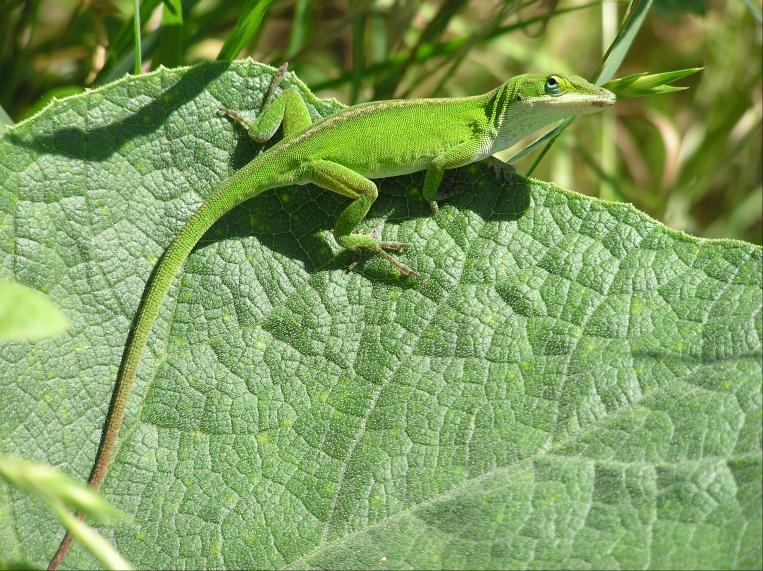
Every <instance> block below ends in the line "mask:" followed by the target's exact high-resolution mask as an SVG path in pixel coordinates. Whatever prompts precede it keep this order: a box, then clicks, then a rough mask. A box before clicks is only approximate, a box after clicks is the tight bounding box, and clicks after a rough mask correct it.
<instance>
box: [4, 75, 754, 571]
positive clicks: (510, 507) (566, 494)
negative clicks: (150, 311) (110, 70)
mask: <svg viewBox="0 0 763 571" xmlns="http://www.w3.org/2000/svg"><path fill="white" fill-rule="evenodd" d="M272 73H273V69H272V68H269V67H266V66H261V65H258V64H254V63H252V62H249V61H242V62H233V63H229V62H218V63H215V64H208V65H201V66H197V67H193V68H185V69H178V70H159V71H158V72H155V73H152V74H148V75H144V76H141V77H137V78H135V77H131V78H127V79H125V80H120V81H118V82H116V83H114V84H111V85H108V86H105V87H103V88H100V89H98V90H96V91H92V92H88V93H85V94H83V95H79V96H75V97H72V98H68V99H66V100H63V101H59V102H56V103H54V104H53V105H52V106H50V107H49V108H48V109H46V110H45V111H43V112H42V113H40V114H39V115H37V116H36V117H34V118H33V119H31V120H28V121H25V122H23V123H21V124H19V125H17V126H15V127H13V128H11V129H10V130H9V131H8V132H7V133H6V135H5V136H4V137H3V138H2V139H0V185H1V186H0V189H1V190H0V256H1V258H0V259H1V260H2V265H1V266H0V268H2V269H1V271H2V274H3V275H5V276H7V277H12V278H14V279H16V280H17V281H20V282H22V283H25V284H27V285H30V286H33V287H36V288H38V289H40V290H42V291H44V292H46V293H47V294H48V295H49V296H50V298H51V299H52V300H53V301H54V302H55V303H56V304H57V305H58V306H59V307H61V308H62V309H63V311H64V312H65V313H66V314H67V316H69V318H70V319H71V321H72V326H71V327H70V329H69V330H68V331H67V332H66V334H64V335H62V336H60V337H58V338H56V339H52V340H49V341H45V342H43V343H38V344H35V345H34V346H21V345H7V346H3V347H0V442H2V451H4V452H6V453H13V454H17V455H21V456H24V457H26V458H29V459H34V460H38V461H43V462H47V463H50V464H53V465H55V466H59V467H61V468H62V469H63V470H64V471H65V472H67V473H68V474H69V475H71V476H74V477H77V478H81V479H85V478H86V477H87V475H88V473H89V470H90V467H91V464H92V462H93V458H94V456H95V452H96V447H97V444H98V439H99V436H100V431H101V429H102V426H103V422H104V418H105V415H106V410H107V404H108V402H109V398H110V394H111V391H112V389H113V382H114V379H115V376H116V371H117V367H118V364H119V360H120V357H121V352H122V348H123V346H124V343H125V340H126V338H127V334H128V331H129V328H130V323H131V320H132V318H133V316H134V314H135V311H136V308H137V307H138V303H139V300H140V297H141V295H142V293H143V286H144V284H145V282H146V280H147V278H148V276H149V275H150V272H151V270H152V268H153V267H154V264H155V263H156V261H157V259H158V257H159V256H160V255H161V253H162V251H163V249H164V248H165V247H166V246H167V245H168V244H169V242H170V241H171V239H172V237H173V236H174V234H175V233H176V232H177V231H178V230H179V228H180V227H181V226H182V224H183V222H184V221H185V220H187V219H188V217H189V216H190V215H191V213H192V212H193V211H194V209H195V208H196V207H197V206H198V205H199V204H200V203H201V201H202V200H203V198H204V197H205V196H207V195H208V194H209V193H210V191H211V190H212V189H213V188H214V186H215V185H216V184H217V183H218V182H219V181H220V180H222V179H223V178H224V177H225V176H227V175H229V174H230V173H232V172H233V171H234V170H236V169H238V168H240V167H241V166H242V165H243V164H245V163H246V162H247V161H248V160H250V159H251V158H252V156H254V154H255V153H256V152H258V150H259V149H258V148H257V147H255V146H253V145H252V144H251V143H250V142H249V140H248V139H247V138H246V136H245V135H244V134H243V133H242V132H241V131H240V130H238V129H237V128H235V127H234V126H232V125H230V124H229V123H228V122H227V121H226V120H225V119H224V118H222V117H220V116H218V115H217V114H216V110H217V109H218V107H220V106H226V107H230V108H234V109H238V110H241V111H242V112H245V113H249V116H250V117H251V116H254V114H255V113H256V110H257V109H259V107H260V103H261V97H262V95H263V93H264V92H265V91H266V89H267V86H268V82H269V81H270V77H271V76H272ZM286 82H287V84H291V85H296V86H297V87H298V88H299V89H302V90H303V92H304V94H305V97H306V99H307V100H308V102H309V104H310V107H311V112H312V113H313V116H314V118H318V117H320V116H324V115H328V114H330V113H332V112H334V111H336V110H337V109H338V108H339V107H340V106H339V105H338V104H336V103H335V102H328V101H320V100H317V99H315V98H314V97H312V96H311V95H310V94H309V93H308V92H306V90H305V89H304V86H302V85H301V84H299V83H298V82H296V80H294V79H293V78H292V76H291V75H289V76H288V77H287V81H286ZM421 183H422V176H421V174H416V175H412V176H410V177H402V178H396V179H388V180H384V181H382V182H381V183H380V189H381V195H380V198H379V200H378V202H377V203H376V205H375V206H374V207H373V209H372V211H371V214H370V217H369V219H368V220H367V221H366V222H365V223H364V230H367V231H369V230H370V229H371V228H372V226H373V225H374V224H376V223H379V224H381V226H380V231H381V235H382V236H383V237H384V238H385V239H390V240H402V241H409V242H411V243H412V244H413V247H412V248H411V249H410V250H409V251H407V252H405V254H404V255H403V256H402V259H403V261H404V262H405V263H407V264H409V265H411V266H412V267H413V268H414V269H416V270H417V271H418V272H420V273H421V274H422V278H421V279H419V280H402V279H399V278H398V277H396V275H395V274H394V272H393V271H392V270H391V269H390V268H389V267H388V266H387V265H386V264H385V263H383V262H381V261H378V260H371V261H368V262H366V263H364V264H361V265H360V266H359V270H357V271H355V272H350V273H348V272H346V271H344V269H345V268H346V266H347V265H348V264H350V263H351V262H352V261H353V258H352V256H350V255H347V254H343V253H339V254H338V255H337V253H338V248H337V246H336V244H335V243H334V241H333V238H331V228H332V225H333V222H334V221H335V220H336V216H337V214H338V213H339V212H340V211H341V209H342V208H343V207H344V206H345V205H346V204H347V202H346V200H345V199H343V198H341V197H337V196H335V195H332V194H330V193H327V192H323V191H321V190H319V189H317V188H314V187H294V188H285V189H280V190H276V191H270V192H267V193H264V194H263V195H261V196H260V197H258V198H257V199H254V200H252V201H249V202H247V203H246V204H243V205H241V206H240V207H238V208H237V209H235V210H234V211H233V212H231V213H230V214H228V215H226V216H225V217H224V218H223V219H221V220H220V221H219V222H218V223H217V224H216V225H215V226H214V227H213V228H212V229H211V230H210V232H209V233H208V235H207V236H205V238H204V239H203V240H202V242H201V244H200V245H199V247H198V248H197V249H196V250H195V251H194V252H193V254H192V255H191V256H190V258H189V259H188V261H187V263H186V264H185V266H184V268H183V270H182V272H181V274H180V276H179V277H178V279H177V280H176V282H175V284H174V286H173V288H172V289H171V291H170V294H169V296H168V298H167V299H166V300H165V303H164V305H163V307H162V311H161V315H160V318H159V321H158V322H157V324H156V326H155V327H154V330H153V333H152V336H151V340H150V342H149V348H148V351H147V353H146V355H145V356H144V358H143V362H142V365H141V368H140V371H139V375H138V382H137V384H136V389H135V392H134V394H133V395H132V398H131V400H130V404H129V407H128V414H127V418H126V421H125V425H124V427H123V429H122V432H121V433H120V438H119V447H118V450H117V454H116V456H115V458H114V461H113V463H112V465H111V469H110V472H109V475H108V477H107V479H106V482H105V484H104V488H103V492H104V494H105V496H106V498H107V499H108V500H109V502H111V503H112V504H113V505H115V506H116V507H118V508H120V509H122V510H123V511H125V512H127V513H129V514H131V515H132V516H133V518H134V519H133V522H132V523H131V524H124V525H122V526H121V527H118V528H117V529H116V531H114V532H113V539H114V542H115V544H116V546H117V548H118V549H119V551H120V552H121V553H122V555H124V556H125V557H126V558H127V559H128V560H130V561H132V562H133V563H134V564H135V566H136V567H138V568H149V567H151V568H157V567H158V568H177V567H191V568H200V567H214V568H252V567H256V568H282V567H291V568H305V567H326V568H328V567H331V568H336V567H342V568H346V567H353V568H381V567H390V568H398V567H418V568H432V567H450V568H463V567H468V568H497V567H501V568H505V567H517V568H526V567H543V568H556V567H598V568H604V567H606V568H636V567H638V568H641V567H649V568H671V567H681V568H718V567H735V568H749V567H759V566H760V565H761V497H762V496H761V306H762V299H761V291H762V287H761V268H762V264H761V260H762V256H761V249H760V248H758V247H756V246H753V245H751V244H746V243H742V242H733V241H709V240H702V239H697V238H693V237H689V236H686V235H684V234H680V233H677V232H674V231H671V230H669V229H667V228H666V227H664V226H662V225H661V224H659V223H657V222H655V221H654V220H652V219H650V218H648V217H647V216H645V215H643V214H641V213H639V212H637V211H635V210H634V209H633V208H632V207H630V206H627V205H622V204H611V203H605V202H601V201H598V200H595V199H591V198H588V197H585V196H582V195H578V194H576V193H573V192H569V191H566V190H563V189H560V188H558V187H555V186H553V185H549V184H546V183H542V182H539V181H534V180H529V179H523V178H518V179H517V180H516V181H515V182H513V183H512V182H506V181H504V180H503V178H502V177H500V176H498V177H497V176H496V175H495V174H494V172H493V169H492V168H491V166H490V165H488V164H485V163H483V164H480V165H472V166H470V167H467V168H464V169H459V170H457V171H449V172H448V174H447V175H446V180H445V184H446V185H449V186H450V187H451V188H452V189H453V190H461V191H464V192H463V193H462V194H460V195H459V196H458V197H457V198H455V199H453V200H452V201H450V203H449V204H448V205H446V206H445V207H444V208H442V209H441V210H440V212H439V213H438V214H437V215H435V216H432V215H430V214H429V213H428V208H427V207H426V205H425V204H424V203H423V202H422V201H421V197H420V186H421ZM107 534H108V532H107ZM61 535H62V530H61V529H60V527H59V526H58V524H57V523H56V522H55V521H53V519H52V518H51V517H50V516H49V515H48V514H47V513H46V511H45V509H44V508H43V507H41V506H39V505H36V504H35V503H34V502H33V501H31V500H29V499H28V498H27V497H25V496H23V495H22V494H20V493H17V492H14V491H13V490H10V489H8V488H0V552H3V553H7V554H8V555H7V556H8V557H9V558H13V559H23V560H28V561H31V562H35V563H37V564H39V565H43V564H45V563H46V562H47V560H48V559H49V557H50V556H51V555H52V553H53V552H54V550H55V549H56V547H57V545H58V541H59V540H60V538H61ZM88 557H89V556H88V555H87V554H85V553H84V552H83V551H82V550H80V549H78V548H76V547H75V549H74V550H73V551H72V552H71V553H70V554H69V556H68V557H67V560H66V564H67V565H68V566H72V567H79V568H88V567H92V566H94V565H95V562H94V561H93V560H92V559H89V558H88Z"/></svg>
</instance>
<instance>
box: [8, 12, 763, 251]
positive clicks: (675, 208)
mask: <svg viewBox="0 0 763 571" xmlns="http://www.w3.org/2000/svg"><path fill="white" fill-rule="evenodd" d="M2 3H3V4H4V9H3V10H0V77H2V78H3V81H2V82H0V106H2V107H4V108H5V110H6V111H7V112H8V114H9V115H10V116H11V117H12V118H13V119H15V120H18V119H20V118H22V117H24V116H27V115H28V114H30V113H33V112H34V111H36V110H39V109H40V108H41V107H42V106H43V105H44V104H45V102H47V101H48V100H49V99H50V98H51V97H53V96H60V95H64V94H68V93H72V92H76V91H79V90H81V89H83V88H84V87H87V86H93V85H99V84H103V83H105V82H108V81H111V80H113V79H116V78H118V77H121V76H122V75H123V74H124V73H125V72H128V71H131V70H132V68H133V61H134V59H135V57H134V38H133V23H132V14H133V3H132V2H131V1H130V0H121V1H118V0H3V2H2ZM140 4H141V10H142V12H141V15H142V20H143V22H144V24H143V28H142V39H143V43H142V52H143V69H144V70H149V69H154V68H156V67H157V66H158V65H160V64H164V65H166V66H174V65H179V64H190V63H194V62H198V61H200V60H209V59H215V58H218V57H222V58H223V59H233V58H235V57H237V56H243V55H251V56H252V57H253V58H254V59H256V60H259V61H264V62H268V63H272V64H274V65H278V64H280V63H281V62H283V61H284V60H288V61H289V62H290V65H291V69H293V70H295V71H296V72H297V73H298V75H299V76H300V77H301V78H302V79H303V80H304V81H305V82H306V83H307V84H308V86H309V87H311V88H312V89H313V91H315V92H316V94H317V95H319V96H336V97H338V98H339V99H340V100H342V101H344V102H347V103H353V102H356V101H363V100H367V99H372V98H388V97H410V96H430V95H462V94H471V93H477V92H481V91H484V90H487V89H489V88H491V87H493V86H494V85H496V84H497V83H498V82H500V81H502V80H504V79H505V78H506V77H507V76H508V75H513V74H516V73H521V72H524V71H535V70H561V71H570V70H572V71H576V72H578V73H580V74H582V75H587V76H592V75H593V74H594V72H595V71H596V68H597V66H598V62H599V61H600V60H601V53H602V50H603V48H606V47H607V46H608V45H609V43H610V42H611V39H612V37H613V36H614V34H615V32H616V29H617V25H618V11H619V16H620V17H621V16H622V12H623V11H624V9H625V4H622V3H617V2H610V3H605V4H601V3H600V2H585V1H582V0H581V1H569V2H559V1H553V0H542V1H533V0H516V1H508V0H507V1H499V0H472V1H466V0H444V1H418V0H407V1H406V0H353V1H336V0H328V1H324V0H322V1H314V0H283V1H273V0H270V1H252V0H249V1H230V0H182V1H181V0H165V2H161V1H160V0H143V1H142V2H140ZM760 22H761V17H760V0H745V1H744V2H741V1H733V2H720V1H711V0H691V1H680V2H678V1H675V0H657V1H655V2H654V5H653V9H652V10H651V11H650V13H649V15H648V17H647V20H646V23H645V25H644V26H643V28H642V30H641V31H640V33H639V35H638V37H637V38H636V41H635V43H634V44H633V46H631V49H630V52H629V54H628V56H627V58H626V60H625V64H624V65H623V67H622V68H621V69H620V72H619V74H618V75H621V76H622V75H626V74H628V73H632V72H638V71H645V70H648V71H652V72H658V71H667V70H671V69H680V68H685V67H693V66H696V65H704V66H705V70H704V72H702V73H701V74H699V75H697V76H696V77H692V78H689V79H687V80H685V82H684V83H685V84H687V85H689V86H691V88H692V89H691V90H690V91H688V92H684V93H678V94H675V95H670V96H662V97H650V98H645V99H638V100H630V101H624V102H621V103H620V104H619V105H618V106H617V109H616V111H615V116H614V117H612V116H611V114H610V116H609V117H606V116H604V117H600V118H597V119H596V120H592V121H586V122H581V123H580V124H579V125H576V127H575V129H573V132H571V133H567V134H565V136H564V137H563V138H562V139H561V140H560V143H559V144H557V145H555V147H554V148H552V150H551V152H550V153H549V154H548V155H546V156H545V157H544V160H543V161H542V162H541V164H540V166H539V167H538V169H537V170H535V171H534V173H533V174H534V176H538V177H539V178H543V179H547V180H553V181H555V182H557V183H559V184H560V185H561V186H565V187H568V188H574V189H576V190H578V191H580V192H588V193H590V194H594V195H598V196H601V197H603V198H608V199H614V200H625V201H629V202H632V203H634V204H635V205H636V206H637V207H638V208H639V209H641V210H642V211H645V212H647V213H649V214H651V215H652V216H654V217H656V218H658V219H660V220H663V221H664V222H665V223H666V224H668V225H669V226H671V227H673V228H678V229H682V230H686V231H689V232H691V233H694V234H698V235H703V236H709V237H729V238H742V239H746V240H749V241H752V242H755V243H760V242H761V228H762V226H761V210H762V203H763V187H762V186H761V158H760V157H761V69H762V62H761V24H760ZM511 154H512V153H511V152H507V154H506V156H510V155H511ZM536 157H537V153H536V154H535V155H530V156H528V157H526V158H524V159H522V160H521V161H520V162H519V164H518V166H519V170H520V172H527V170H528V169H529V168H530V165H531V164H532V162H533V161H534V160H535V158H536Z"/></svg>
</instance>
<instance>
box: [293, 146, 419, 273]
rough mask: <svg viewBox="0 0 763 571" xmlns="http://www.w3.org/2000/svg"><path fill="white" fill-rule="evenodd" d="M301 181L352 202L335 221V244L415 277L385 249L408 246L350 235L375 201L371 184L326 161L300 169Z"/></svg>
mask: <svg viewBox="0 0 763 571" xmlns="http://www.w3.org/2000/svg"><path fill="white" fill-rule="evenodd" d="M303 168H304V169H305V172H304V175H305V179H306V180H308V181H310V182H312V183H313V184H316V185H318V186H320V187H321V188H325V189H326V190H330V191H331V192H335V193H337V194H341V195H342V196H346V197H348V198H351V199H352V202H351V203H350V204H349V206H347V208H345V209H344V210H343V211H342V213H341V214H340V215H339V218H338V219H337V222H336V225H335V226H334V237H335V238H336V241H337V243H338V244H339V245H340V246H342V247H343V248H346V249H348V250H352V251H358V250H365V251H368V252H371V253H372V254H374V255H377V256H380V257H381V258H383V259H384V260H386V261H387V262H388V263H389V264H390V265H391V266H392V267H394V268H395V269H397V270H398V271H399V272H400V273H401V274H403V275H406V276H417V275H418V274H417V273H416V272H415V271H413V270H412V269H411V268H409V267H408V266H406V265H405V264H403V263H401V262H399V261H398V260H397V259H396V258H395V257H394V256H392V255H390V254H389V253H388V250H390V251H395V252H399V251H401V250H404V249H405V248H407V247H408V246H409V244H406V243H403V242H386V241H383V240H379V239H378V238H376V237H375V236H372V235H368V234H357V233H355V232H354V230H355V228H356V227H357V225H358V224H360V222H361V221H362V220H363V219H364V218H365V217H366V214H368V210H369V209H370V208H371V205H372V204H373V203H374V201H375V200H376V197H377V196H378V191H377V189H376V185H375V184H374V183H373V181H371V180H369V179H367V178H366V177H364V176H363V175H361V174H359V173H357V172H355V171H354V170H352V169H349V168H347V167H345V166H343V165H340V164H339V163H335V162H332V161H326V160H315V161H310V162H309V163H307V164H306V165H305V166H304V167H303Z"/></svg>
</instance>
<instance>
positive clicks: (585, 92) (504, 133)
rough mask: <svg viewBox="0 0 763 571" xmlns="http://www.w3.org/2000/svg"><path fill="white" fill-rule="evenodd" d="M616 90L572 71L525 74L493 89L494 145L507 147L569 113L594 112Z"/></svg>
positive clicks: (490, 109)
mask: <svg viewBox="0 0 763 571" xmlns="http://www.w3.org/2000/svg"><path fill="white" fill-rule="evenodd" d="M615 100H616V98H615V95H614V93H612V92H611V91H608V90H606V89H604V88H603V87H597V86H595V85H593V84H592V83H589V82H588V81H586V80H585V79H583V78H582V77H579V76H577V75H570V74H561V73H553V74H550V75H549V74H525V75H518V76H515V77H513V78H511V79H510V80H509V81H507V82H506V83H504V84H503V85H501V86H500V87H499V88H497V89H496V90H494V91H493V92H492V99H491V101H490V104H489V105H488V107H487V109H486V111H487V112H488V116H489V120H490V122H491V123H492V124H493V127H494V128H495V130H496V139H495V143H494V144H493V149H492V150H496V149H505V148H507V147H509V146H511V145H513V144H514V143H516V142H517V141H519V140H520V139H522V138H523V137H525V136H527V135H529V134H531V133H533V132H534V131H536V130H537V129H539V128H541V127H543V126H545V125H548V124H550V123H554V122H556V121H559V120H560V119H566V118H568V117H575V116H578V115H587V114H589V113H595V112H596V111H600V110H601V109H604V108H605V107H609V106H610V105H612V104H613V103H614V102H615Z"/></svg>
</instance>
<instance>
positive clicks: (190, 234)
mask: <svg viewBox="0 0 763 571" xmlns="http://www.w3.org/2000/svg"><path fill="white" fill-rule="evenodd" d="M263 156H264V155H260V156H259V157H258V158H257V159H255V160H253V161H251V162H250V163H248V164H247V165H246V166H245V167H244V168H242V169H241V170H239V171H238V172H236V173H235V174H234V175H232V176H231V177H230V178H228V179H226V180H225V181H223V182H222V183H221V185H220V186H219V187H218V188H217V189H216V190H215V191H214V192H213V194H212V195H211V196H210V197H209V198H208V199H207V200H206V201H205V202H204V204H202V205H201V206H200V207H199V209H198V210H197V211H196V212H195V213H194V214H193V215H192V216H191V218H190V219H189V220H188V222H186V224H185V226H183V228H182V230H180V232H179V233H178V235H177V236H176V237H175V239H174V240H173V241H172V243H171V244H170V245H169V247H168V248H167V249H166V250H165V251H164V254H163V255H162V257H161V259H160V260H159V262H158V263H157V265H156V267H155V268H154V271H153V273H152V275H151V277H150V278H149V281H148V285H147V286H146V289H145V290H144V291H145V294H144V296H143V298H142V300H141V304H140V307H139V308H138V313H137V317H136V319H135V324H134V327H133V329H132V332H131V333H130V336H129V338H128V340H127V345H126V346H125V350H124V353H123V354H122V363H121V365H120V367H119V374H118V375H117V381H116V385H115V386H114V392H113V393H112V397H111V405H110V408H109V411H110V412H109V415H108V417H107V419H106V425H105V426H104V429H103V433H102V434H101V442H100V445H99V447H98V452H97V453H96V457H95V463H94V464H93V469H92V471H91V472H90V478H88V483H89V484H90V485H91V486H92V487H93V488H95V489H98V488H100V486H101V484H102V483H103V479H104V478H105V476H106V471H107V469H108V466H109V461H110V460H111V456H112V454H113V453H114V445H115V444H116V440H117V436H118V435H119V429H120V428H121V426H122V421H123V420H124V414H125V410H126V408H127V402H128V400H129V398H130V393H131V392H132V388H133V386H134V384H135V376H136V374H137V371H138V365H140V360H141V357H142V356H143V352H144V351H145V349H146V343H147V342H148V336H149V334H150V333H151V328H152V327H153V325H154V321H156V318H157V316H158V315H159V308H160V307H161V305H162V301H163V300H164V297H165V296H166V295H167V291H168V290H169V288H170V286H171V285H172V282H173V280H174V279H175V276H176V275H177V273H178V271H180V268H181V266H182V265H183V262H185V260H186V258H187V257H188V255H189V254H190V253H191V250H193V247H194V246H195V245H196V243H197V242H198V241H199V240H200V239H201V237H202V236H203V235H204V233H205V232H206V231H207V230H209V228H210V227H211V226H212V225H213V224H214V223H215V222H216V221H217V220H218V219H220V218H221V217H222V216H223V215H224V214H225V213H226V212H228V211H230V210H231V209H232V208H233V207H235V206H236V205H238V204H240V203H241V202H243V201H244V200H248V199H249V198H251V197H253V196H256V195H257V194H260V193H261V192H263V191H265V190H267V189H268V188H271V187H272V186H277V185H272V184H271V185H267V183H266V182H265V181H266V180H272V177H270V176H268V173H267V172H258V170H259V167H260V166H261V164H262V162H263V161H260V160H258V159H259V158H260V157H263ZM264 170H265V171H267V170H270V169H264ZM77 517H78V518H79V519H80V520H81V519H83V517H84V516H82V515H81V514H78V515H77ZM72 539H73V538H72V535H71V533H70V532H69V531H68V530H67V532H66V535H65V536H64V538H63V540H62V541H61V545H60V546H59V547H58V551H56V553H55V555H54V556H53V558H52V559H51V561H50V564H49V565H48V569H50V570H55V569H57V568H58V566H59V565H60V564H61V561H63V559H64V556H65V555H66V553H67V552H68V551H69V548H70V547H71V544H72Z"/></svg>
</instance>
